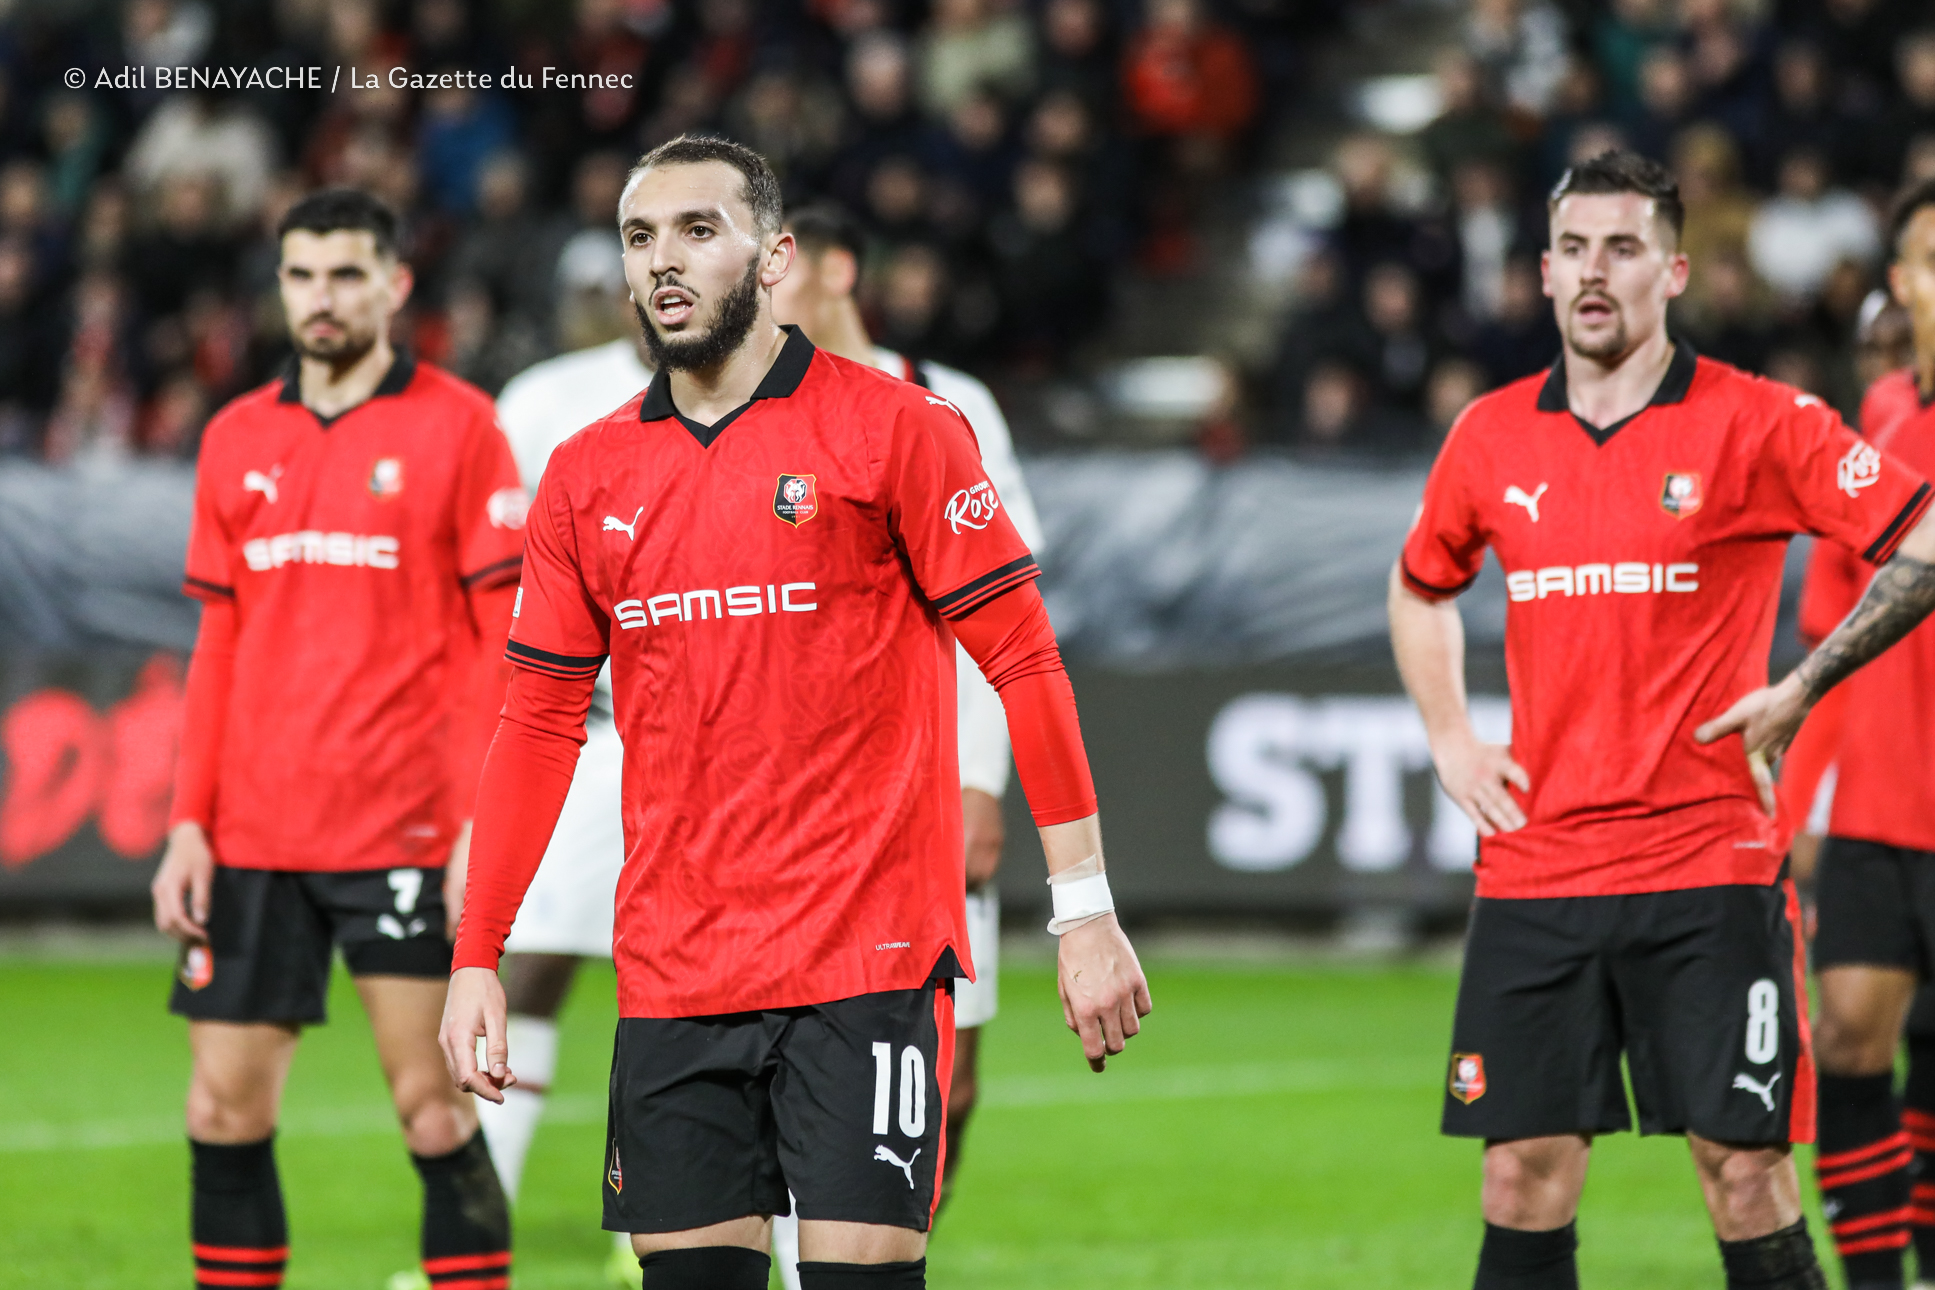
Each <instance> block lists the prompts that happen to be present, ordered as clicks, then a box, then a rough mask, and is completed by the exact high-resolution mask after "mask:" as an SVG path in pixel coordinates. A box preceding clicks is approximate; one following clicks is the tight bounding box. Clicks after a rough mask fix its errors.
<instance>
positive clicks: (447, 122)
mask: <svg viewBox="0 0 1935 1290" xmlns="http://www.w3.org/2000/svg"><path fill="white" fill-rule="evenodd" d="M454 70H459V71H460V70H462V69H454ZM515 131H516V121H515V118H513V117H512V115H511V109H510V105H509V104H507V103H505V102H504V100H503V99H502V98H500V97H498V96H497V95H496V94H494V93H490V92H488V91H483V90H474V89H470V88H467V87H464V86H461V85H459V86H455V87H451V88H445V89H436V90H431V91H430V92H429V93H427V94H425V95H424V98H423V124H422V126H421V129H420V131H419V133H418V136H417V158H418V165H419V166H420V167H421V168H422V171H423V187H424V191H425V193H426V195H427V196H429V198H430V200H431V201H433V202H434V203H436V205H437V206H438V207H440V208H441V209H442V210H443V211H444V212H446V213H448V214H454V215H468V214H470V213H471V212H472V211H474V210H475V209H476V206H477V176H478V173H479V172H480V171H481V170H482V169H483V167H484V163H485V162H486V161H488V160H489V159H490V158H491V157H493V156H495V155H497V154H498V153H501V152H503V151H504V150H505V149H507V148H509V147H510V146H511V144H512V142H513V141H514V139H515V137H516V134H515Z"/></svg>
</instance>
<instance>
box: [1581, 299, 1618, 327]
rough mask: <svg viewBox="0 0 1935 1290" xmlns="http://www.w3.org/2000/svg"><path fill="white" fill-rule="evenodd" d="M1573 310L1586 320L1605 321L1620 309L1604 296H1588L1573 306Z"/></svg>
mask: <svg viewBox="0 0 1935 1290" xmlns="http://www.w3.org/2000/svg"><path fill="white" fill-rule="evenodd" d="M1573 312H1574V313H1575V314H1577V315H1578V316H1579V318H1580V319H1581V320H1582V321H1584V322H1605V321H1606V320H1607V319H1609V318H1611V317H1612V316H1613V315H1614V314H1615V313H1617V312H1618V310H1617V309H1616V308H1615V307H1614V305H1613V302H1612V301H1610V300H1608V299H1606V298H1605V297H1604V296H1587V297H1586V298H1585V299H1584V300H1581V301H1580V302H1579V303H1578V304H1577V305H1575V306H1573Z"/></svg>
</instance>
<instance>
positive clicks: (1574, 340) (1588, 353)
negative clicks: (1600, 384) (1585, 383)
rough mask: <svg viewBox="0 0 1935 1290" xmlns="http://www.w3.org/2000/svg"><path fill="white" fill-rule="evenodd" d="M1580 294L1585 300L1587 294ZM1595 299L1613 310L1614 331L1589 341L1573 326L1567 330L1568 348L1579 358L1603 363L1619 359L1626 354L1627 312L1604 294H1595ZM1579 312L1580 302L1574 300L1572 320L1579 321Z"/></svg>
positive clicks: (1603, 333)
mask: <svg viewBox="0 0 1935 1290" xmlns="http://www.w3.org/2000/svg"><path fill="white" fill-rule="evenodd" d="M1579 294H1580V299H1583V298H1584V296H1585V294H1586V293H1585V292H1580V293H1579ZM1593 299H1595V300H1601V301H1604V302H1605V304H1606V307H1607V308H1608V309H1610V310H1612V316H1613V328H1612V330H1611V331H1610V332H1602V333H1601V334H1600V335H1599V337H1598V338H1597V339H1587V338H1585V337H1582V336H1581V335H1579V332H1580V330H1581V329H1580V328H1578V327H1576V326H1573V327H1568V328H1567V329H1566V338H1565V339H1566V344H1567V346H1568V347H1570V348H1571V350H1572V352H1573V353H1575V354H1577V355H1578V356H1579V357H1581V358H1590V359H1593V360H1594V361H1596V362H1601V363H1603V362H1606V361H1608V360H1610V359H1615V358H1618V357H1620V356H1621V355H1623V354H1624V353H1625V352H1626V349H1627V336H1626V312H1625V310H1623V309H1621V308H1620V307H1619V304H1618V302H1617V301H1615V300H1614V299H1613V298H1612V297H1611V296H1609V295H1606V294H1605V293H1604V292H1594V293H1593ZM1578 311H1579V300H1574V301H1573V304H1572V311H1571V318H1572V320H1574V321H1576V320H1577V318H1578V316H1579V312H1578Z"/></svg>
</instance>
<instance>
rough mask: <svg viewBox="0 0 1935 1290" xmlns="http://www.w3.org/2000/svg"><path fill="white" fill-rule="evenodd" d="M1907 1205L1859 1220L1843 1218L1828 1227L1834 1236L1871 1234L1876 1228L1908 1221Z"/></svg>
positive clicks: (1863, 1216)
mask: <svg viewBox="0 0 1935 1290" xmlns="http://www.w3.org/2000/svg"><path fill="white" fill-rule="evenodd" d="M1908 1210H1909V1207H1908V1206H1907V1205H1903V1206H1902V1207H1901V1208H1900V1209H1889V1210H1883V1211H1882V1212H1881V1213H1879V1214H1863V1215H1862V1216H1861V1217H1860V1218H1844V1219H1842V1220H1841V1221H1840V1222H1838V1223H1830V1224H1828V1226H1829V1227H1830V1228H1831V1229H1832V1230H1833V1232H1834V1234H1835V1235H1836V1236H1853V1235H1854V1234H1856V1233H1857V1232H1871V1231H1873V1230H1874V1229H1875V1228H1877V1227H1891V1226H1894V1225H1895V1224H1898V1223H1906V1222H1907V1221H1908Z"/></svg>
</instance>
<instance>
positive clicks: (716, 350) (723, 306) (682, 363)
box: [632, 255, 759, 372]
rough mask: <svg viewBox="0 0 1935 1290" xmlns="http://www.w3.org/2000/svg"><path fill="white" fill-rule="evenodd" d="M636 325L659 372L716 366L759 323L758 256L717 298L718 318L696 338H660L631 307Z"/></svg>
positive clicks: (642, 311) (641, 307)
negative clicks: (635, 317) (643, 334)
mask: <svg viewBox="0 0 1935 1290" xmlns="http://www.w3.org/2000/svg"><path fill="white" fill-rule="evenodd" d="M632 311H633V312H634V313H636V314H637V315H638V325H639V326H640V327H642V328H644V330H645V348H646V349H648V350H650V351H651V354H652V366H653V367H655V368H657V369H658V370H659V371H662V372H663V371H672V372H680V371H684V372H703V371H707V370H709V369H711V368H715V367H717V366H719V364H721V363H723V362H725V361H726V359H727V358H729V357H730V356H731V355H732V352H733V351H734V350H736V349H738V348H739V347H740V345H742V344H744V343H745V340H746V337H748V336H750V335H752V329H753V324H754V323H756V322H758V321H759V257H758V256H756V255H755V256H752V257H751V258H749V259H748V260H747V261H746V274H745V276H744V277H742V278H740V279H739V281H738V282H736V283H734V284H733V286H732V289H731V290H729V291H727V292H726V294H725V295H723V296H721V297H719V310H718V316H717V317H716V318H714V319H713V320H712V325H711V326H710V327H708V328H706V329H705V330H704V331H702V332H700V333H699V334H698V335H696V336H672V337H667V336H661V335H660V334H659V330H658V328H657V327H654V326H653V325H652V317H651V315H650V314H648V313H646V312H645V306H644V305H641V304H639V303H637V302H636V301H634V302H633V304H632Z"/></svg>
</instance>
